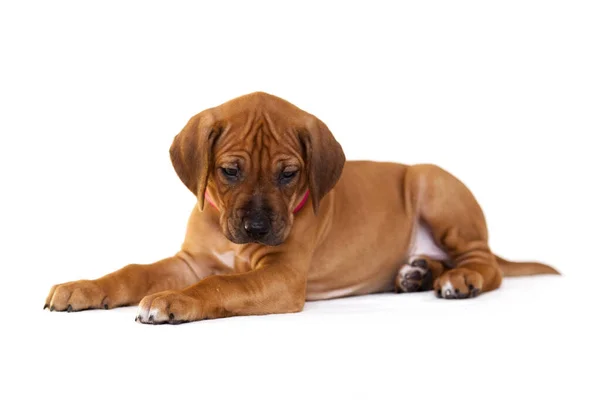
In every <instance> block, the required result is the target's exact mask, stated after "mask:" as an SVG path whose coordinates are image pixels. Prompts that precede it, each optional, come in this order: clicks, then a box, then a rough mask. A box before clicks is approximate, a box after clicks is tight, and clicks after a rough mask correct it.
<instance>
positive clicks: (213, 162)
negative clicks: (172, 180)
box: [170, 93, 345, 246]
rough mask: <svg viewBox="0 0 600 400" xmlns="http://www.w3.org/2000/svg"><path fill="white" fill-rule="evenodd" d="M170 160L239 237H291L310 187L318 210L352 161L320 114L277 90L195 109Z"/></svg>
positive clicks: (231, 235) (275, 241)
mask: <svg viewBox="0 0 600 400" xmlns="http://www.w3.org/2000/svg"><path fill="white" fill-rule="evenodd" d="M170 153H171V161H172V162H173V166H174V168H175V171H176V172H177V174H178V175H179V177H180V178H181V180H182V181H183V183H184V184H185V185H186V186H187V187H188V189H190V190H191V191H192V193H194V194H195V195H196V196H197V198H198V207H199V208H200V209H201V210H203V209H204V207H205V203H206V202H205V199H208V202H211V203H212V204H213V205H214V206H215V207H217V209H218V210H219V212H220V226H221V230H222V232H223V234H224V235H225V236H226V237H227V238H228V239H229V240H230V241H232V242H234V243H240V244H241V243H250V242H256V243H262V244H266V245H270V246H276V245H279V244H281V243H283V242H284V241H285V239H286V238H287V236H288V234H289V233H290V230H291V227H292V224H293V221H294V213H293V211H294V209H295V208H296V206H297V205H298V204H299V203H300V202H301V201H302V199H303V197H304V195H305V194H306V192H307V191H309V192H310V199H311V202H312V205H313V210H314V212H315V213H317V211H318V208H319V202H320V200H321V199H322V198H323V197H324V196H325V195H326V194H327V193H328V192H329V191H330V190H331V189H332V188H333V186H334V185H335V183H336V182H337V181H338V179H339V177H340V175H341V173H342V169H343V166H344V162H345V157H344V153H343V151H342V148H341V146H340V145H339V144H338V142H337V141H336V140H335V139H334V137H333V135H332V134H331V132H330V131H329V129H328V128H327V126H326V125H325V124H324V123H323V122H321V121H320V120H319V119H317V118H316V117H314V116H313V115H311V114H308V113H306V112H304V111H302V110H301V109H299V108H297V107H295V106H294V105H292V104H290V103H288V102H287V101H285V100H282V99H280V98H278V97H275V96H271V95H269V94H266V93H252V94H249V95H246V96H242V97H239V98H236V99H234V100H231V101H229V102H227V103H224V104H222V105H220V106H218V107H215V108H211V109H208V110H205V111H203V112H201V113H200V114H197V115H195V116H194V117H192V118H191V119H190V121H189V122H188V124H187V125H186V126H185V127H184V128H183V130H182V131H181V132H180V133H179V134H178V135H177V136H176V137H175V139H174V140H173V144H172V146H171V150H170Z"/></svg>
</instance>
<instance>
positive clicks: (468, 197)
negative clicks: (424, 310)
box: [404, 165, 502, 299]
mask: <svg viewBox="0 0 600 400" xmlns="http://www.w3.org/2000/svg"><path fill="white" fill-rule="evenodd" d="M404 189H405V198H406V199H407V200H406V201H410V202H412V204H413V206H414V207H415V210H416V212H417V215H418V217H419V219H420V220H421V221H423V222H424V223H425V224H426V225H427V226H428V227H429V228H430V229H431V233H432V236H433V239H434V241H435V242H436V244H437V245H439V246H440V247H441V248H442V249H443V250H444V251H445V252H446V253H447V255H448V257H449V259H450V263H451V264H452V265H453V267H454V268H452V269H449V270H447V271H445V272H443V273H442V274H441V276H440V277H439V278H437V279H436V280H434V283H433V286H434V290H435V291H436V294H437V295H438V296H439V297H442V298H445V299H462V298H467V297H474V296H477V295H478V294H479V293H481V292H486V291H490V290H494V289H496V288H498V287H499V286H500V284H501V282H502V272H501V271H500V269H499V267H498V264H497V261H496V258H495V257H494V255H493V254H492V252H491V250H490V248H489V245H488V232H487V226H486V222H485V218H484V215H483V211H482V210H481V208H480V206H479V204H478V203H477V201H476V200H475V197H474V196H473V194H472V193H471V192H470V191H469V189H468V188H467V187H466V186H465V185H464V184H463V183H462V182H460V181H459V180H458V179H457V178H455V177H454V176H453V175H451V174H450V173H448V172H447V171H445V170H443V169H441V168H439V167H437V166H434V165H415V166H412V167H410V168H409V170H408V171H407V175H406V180H405V182H404Z"/></svg>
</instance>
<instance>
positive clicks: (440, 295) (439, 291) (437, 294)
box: [435, 289, 442, 298]
mask: <svg viewBox="0 0 600 400" xmlns="http://www.w3.org/2000/svg"><path fill="white" fill-rule="evenodd" d="M435 295H436V296H437V297H440V298H441V297H442V289H438V290H436V291H435Z"/></svg>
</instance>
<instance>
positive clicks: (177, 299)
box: [135, 290, 202, 325]
mask: <svg viewBox="0 0 600 400" xmlns="http://www.w3.org/2000/svg"><path fill="white" fill-rule="evenodd" d="M200 311H201V304H200V302H199V301H198V300H196V299H194V298H192V297H190V296H187V295H185V294H183V293H181V292H179V291H175V290H167V291H164V292H159V293H155V294H152V295H149V296H146V297H144V298H143V299H142V301H141V302H140V305H139V307H138V312H137V316H136V317H135V320H136V321H138V322H141V323H143V324H155V325H156V324H166V323H168V324H180V323H182V322H190V321H196V320H199V319H201V318H202V316H201V312H200Z"/></svg>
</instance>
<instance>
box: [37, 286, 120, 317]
mask: <svg viewBox="0 0 600 400" xmlns="http://www.w3.org/2000/svg"><path fill="white" fill-rule="evenodd" d="M110 307H111V305H110V300H109V298H108V296H107V295H106V292H105V291H104V290H103V289H102V288H101V287H100V286H99V285H98V284H97V283H96V282H94V281H88V280H81V281H74V282H67V283H63V284H60V285H54V286H52V288H51V289H50V293H48V297H46V303H45V304H44V308H49V309H50V311H67V312H71V311H81V310H88V309H92V308H104V309H108V308H110Z"/></svg>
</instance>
